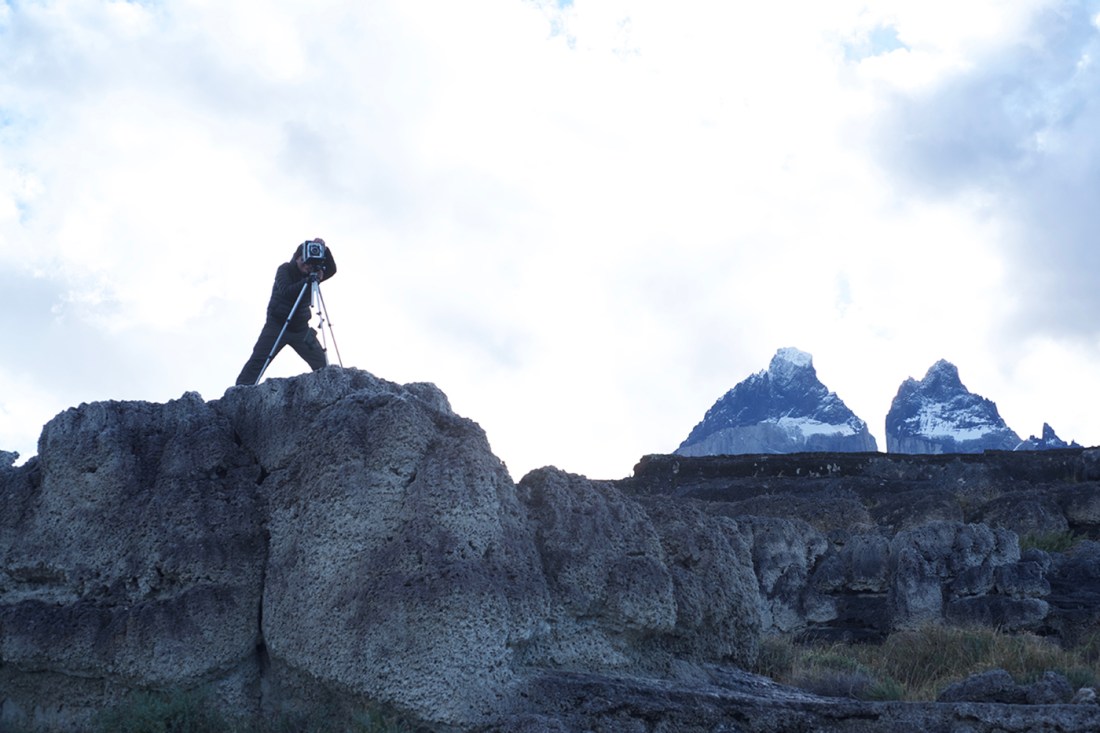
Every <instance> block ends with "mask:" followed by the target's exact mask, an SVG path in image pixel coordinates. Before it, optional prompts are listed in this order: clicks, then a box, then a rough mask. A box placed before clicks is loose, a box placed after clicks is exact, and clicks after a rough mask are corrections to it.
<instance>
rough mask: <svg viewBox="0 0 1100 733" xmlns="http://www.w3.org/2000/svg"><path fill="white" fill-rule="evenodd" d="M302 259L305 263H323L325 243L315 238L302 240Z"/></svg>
mask: <svg viewBox="0 0 1100 733" xmlns="http://www.w3.org/2000/svg"><path fill="white" fill-rule="evenodd" d="M302 261H303V262H305V263H306V264H307V265H323V264H324V263H325V243H324V242H322V241H320V240H316V239H311V240H310V241H308V242H303V243H302Z"/></svg>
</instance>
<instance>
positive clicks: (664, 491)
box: [0, 367, 1100, 732]
mask: <svg viewBox="0 0 1100 733" xmlns="http://www.w3.org/2000/svg"><path fill="white" fill-rule="evenodd" d="M1055 453H1057V452H1055ZM846 455H847V457H846V458H843V459H840V458H837V456H835V455H825V456H822V457H821V458H820V459H819V462H818V463H815V464H813V466H812V467H811V466H810V464H808V463H807V464H805V465H803V464H801V463H800V464H799V465H798V466H795V465H794V464H784V467H783V468H778V469H777V464H768V465H769V466H770V468H769V469H768V470H765V471H764V472H763V473H761V472H760V471H759V470H758V467H757V469H752V470H751V471H750V470H749V469H746V468H745V466H744V465H740V467H734V468H733V469H732V473H731V472H730V471H731V469H730V465H731V464H721V466H724V467H725V468H721V467H720V469H721V470H719V471H718V472H717V473H718V476H719V478H718V483H715V482H714V481H712V480H711V479H712V478H713V477H709V478H707V477H705V476H704V477H703V478H700V477H701V476H703V475H704V474H707V472H708V471H710V470H711V469H712V468H713V467H714V465H716V464H711V463H708V462H707V459H685V458H680V457H657V458H651V459H648V461H646V462H643V464H642V465H641V466H640V467H639V470H638V471H636V474H635V476H634V477H633V478H632V479H630V480H627V481H621V482H606V481H605V482H597V481H590V480H589V479H586V478H585V477H583V476H576V475H573V474H568V473H566V472H564V471H560V470H558V469H554V468H545V469H540V470H538V471H534V472H532V473H531V474H529V475H528V476H526V477H525V478H524V479H523V480H522V481H520V483H519V484H518V485H517V484H516V483H514V482H513V481H512V479H511V477H510V476H509V475H508V473H507V471H506V470H505V467H504V466H503V464H502V463H501V462H500V461H499V460H498V459H497V458H496V457H495V456H493V454H492V452H491V451H490V449H489V446H488V442H487V440H486V438H485V435H484V433H483V432H482V430H481V429H480V428H479V427H478V426H477V425H476V424H475V423H473V422H472V421H470V420H468V419H465V418H462V417H460V416H458V415H455V414H454V413H453V412H452V411H451V409H450V407H449V405H448V403H447V399H446V397H445V396H444V395H443V394H442V393H441V392H440V391H439V390H438V389H436V388H435V387H433V386H431V385H426V384H413V385H405V386H400V385H395V384H392V383H389V382H385V381H382V380H379V379H377V378H375V377H373V376H371V375H370V374H367V373H365V372H361V371H357V370H344V369H339V368H336V367H329V368H326V369H324V370H321V371H318V372H315V373H312V374H308V375H304V376H302V377H297V378H294V379H288V380H270V381H268V382H265V383H264V384H262V385H260V386H258V387H242V388H233V389H230V390H229V391H228V392H227V393H226V394H225V395H224V396H223V397H222V398H221V399H219V400H214V401H210V402H204V401H203V400H202V399H201V398H200V397H199V396H198V395H196V394H187V395H184V396H183V397H182V398H181V399H179V400H174V401H172V402H169V403H167V404H163V405H155V404H149V403H143V402H126V403H122V402H104V403H95V404H90V405H82V406H80V407H78V408H75V409H71V410H67V411H66V412H64V413H61V414H60V415H58V416H57V417H56V418H55V419H54V420H53V421H51V422H50V423H49V424H48V425H47V426H46V427H45V429H44V430H43V433H42V438H41V440H40V444H39V456H38V457H36V458H34V459H32V460H31V461H30V462H28V463H27V464H26V465H25V466H22V467H18V468H15V467H12V466H11V463H12V462H13V461H12V460H5V461H4V463H3V464H2V465H0V730H2V729H5V726H6V725H7V724H9V723H11V724H14V725H22V724H25V723H33V724H35V725H37V726H41V727H43V728H49V729H53V730H59V731H60V730H65V731H67V730H74V729H76V728H77V727H79V725H81V724H82V723H83V722H85V721H87V720H88V719H89V717H90V716H91V715H92V713H93V712H94V711H95V710H97V709H99V708H101V707H103V706H105V705H108V704H111V703H113V702H116V701H118V700H120V699H121V698H122V697H124V696H125V695H126V694H127V693H128V692H130V691H132V690H135V689H148V688H153V689H171V688H174V687H183V688H193V687H199V686H204V687H209V688H211V689H212V690H213V691H214V693H215V697H216V699H217V700H218V701H219V704H221V705H223V706H225V707H226V709H227V710H231V711H234V712H245V713H249V714H254V715H259V714H266V713H271V712H277V711H278V710H279V709H280V708H281V707H283V706H294V705H298V704H318V703H319V704H323V705H328V706H336V707H344V708H348V709H355V708H359V707H361V706H363V705H366V704H369V703H373V702H384V703H388V704H391V705H394V706H397V707H398V708H400V709H402V710H405V711H407V712H409V713H410V714H412V715H414V716H415V717H417V718H419V719H421V720H423V721H426V723H428V724H430V725H432V726H434V727H437V728H438V729H440V730H448V731H455V730H471V731H473V730H482V731H490V730H499V731H505V730H515V731H521V730H528V731H543V730H561V731H572V730H588V729H591V730H597V729H598V730H615V731H617V730H645V729H667V730H677V731H686V732H691V731H704V730H705V731H713V730H744V731H750V730H751V731H761V732H763V731H781V730H837V731H842V730H851V731H867V730H874V729H875V728H871V727H868V724H867V721H868V720H875V721H885V722H884V724H887V723H888V724H889V725H890V726H893V727H890V728H881V729H882V730H887V729H889V730H901V729H904V728H905V726H906V725H917V726H919V727H922V728H928V729H930V730H940V729H942V730H948V729H950V727H951V724H952V721H956V722H957V721H960V720H966V721H967V724H968V725H969V726H970V729H971V730H975V731H987V730H988V731H993V730H999V729H1013V728H1012V726H1013V725H1015V723H1014V722H1013V720H1014V718H1013V713H1012V712H1011V711H1006V710H1000V709H998V708H997V707H996V706H993V707H992V708H989V709H983V710H980V711H977V712H974V711H970V710H968V709H966V708H965V704H962V705H964V707H960V706H959V705H953V706H924V707H905V706H882V705H874V704H870V703H866V704H864V703H841V702H838V701H829V700H825V699H822V698H817V697H814V696H811V695H806V694H804V693H801V692H798V691H795V690H789V689H785V688H781V687H779V686H777V685H775V684H773V683H771V682H770V681H767V680H763V679H761V678H759V677H755V676H753V675H749V674H746V673H744V672H740V671H737V670H736V667H738V666H743V665H748V664H750V663H751V662H752V661H753V659H754V657H755V655H756V652H757V648H758V644H759V641H760V637H761V635H762V634H764V633H771V632H776V631H798V630H799V629H809V628H814V627H815V625H816V626H817V627H824V626H827V625H828V624H830V623H833V622H834V621H835V620H836V619H838V618H845V617H847V616H850V617H852V618H857V619H862V621H860V623H871V622H872V621H873V618H875V617H876V614H877V618H880V619H881V618H896V619H901V618H907V619H910V620H913V621H917V620H919V619H921V618H924V617H925V616H926V615H931V614H935V613H942V614H944V615H945V616H947V615H949V614H951V613H963V612H966V613H970V612H971V610H972V609H969V608H968V607H962V606H965V605H966V604H967V603H970V604H972V605H973V604H979V605H980V602H982V600H983V599H988V598H990V597H1000V598H1006V599H1013V600H1019V601H1041V602H1043V603H1047V602H1049V604H1050V605H1051V606H1055V607H1059V608H1063V609H1066V611H1065V613H1064V614H1063V615H1062V616H1060V617H1059V618H1062V619H1063V620H1064V622H1065V627H1064V628H1065V629H1072V628H1078V627H1080V626H1081V625H1082V624H1085V623H1087V622H1088V621H1089V619H1088V618H1075V617H1072V615H1071V614H1070V612H1069V610H1070V609H1073V608H1077V607H1078V606H1077V605H1076V603H1077V600H1079V599H1080V597H1081V596H1080V593H1081V590H1080V588H1086V587H1095V582H1094V581H1095V576H1096V575H1097V573H1096V572H1095V566H1096V563H1095V557H1096V554H1097V552H1096V549H1095V546H1093V544H1092V543H1086V545H1085V546H1084V547H1083V549H1082V550H1081V551H1080V552H1079V553H1078V554H1076V555H1073V556H1065V557H1062V556H1057V557H1043V556H1038V555H1036V556H1024V555H1021V554H1020V553H1019V550H1018V546H1017V545H1016V544H1015V543H1014V539H1015V535H1014V534H1012V533H1011V532H1008V531H1007V530H1005V529H997V528H991V527H989V526H986V525H978V524H973V525H971V524H965V523H962V522H961V521H955V520H954V519H947V520H940V522H939V523H938V524H937V523H934V522H932V523H930V522H929V521H928V518H929V516H931V515H929V514H927V513H925V514H920V513H919V512H906V511H903V509H902V508H901V507H900V505H892V506H891V505H890V502H888V501H886V500H885V497H884V496H880V497H879V498H880V499H882V501H878V502H873V503H872V502H866V501H865V498H866V497H865V496H864V495H863V494H861V491H862V490H856V491H850V492H848V493H845V492H844V491H840V490H839V489H838V487H837V486H835V485H832V484H829V483H828V482H829V481H830V480H831V479H834V478H839V477H840V476H841V474H842V473H843V472H844V471H849V472H850V474H849V475H847V476H844V477H843V479H842V481H843V482H844V483H845V485H846V486H848V487H849V488H851V487H858V486H860V485H862V484H861V482H863V481H864V479H865V478H866V479H867V480H869V481H871V482H876V483H882V482H886V483H889V482H890V481H894V480H895V478H896V476H901V477H902V479H904V478H905V477H906V476H908V477H909V478H913V477H914V476H924V475H925V474H934V475H940V473H942V472H946V475H949V476H950V481H953V482H954V484H953V485H955V486H958V485H959V483H958V479H959V478H960V477H962V478H964V479H966V481H969V482H970V483H969V484H966V481H964V482H963V483H964V484H966V485H967V486H968V491H971V492H972V493H966V492H963V493H961V494H960V493H957V492H956V493H952V492H950V491H949V490H948V489H947V488H941V489H940V490H941V491H942V493H943V495H944V498H943V500H942V502H941V503H940V504H939V505H936V506H933V507H931V508H929V507H925V508H924V509H922V510H921V511H932V512H933V513H935V512H939V511H940V510H941V509H942V507H943V506H944V505H946V503H947V502H948V500H949V498H952V500H955V502H956V508H955V511H958V512H961V513H963V514H965V513H968V512H973V511H978V509H975V508H974V507H979V506H985V505H981V504H980V502H977V497H979V496H986V495H987V494H989V495H990V496H992V494H990V492H991V489H990V486H991V485H994V484H997V485H1003V482H1001V481H1000V480H999V479H998V480H996V481H986V480H985V479H981V478H980V475H984V474H982V473H981V471H979V470H978V469H973V470H971V468H967V469H966V470H957V469H954V468H951V467H947V466H944V465H941V464H934V463H933V464H927V465H923V466H920V465H917V464H915V463H913V464H905V465H901V464H890V463H886V464H873V462H872V463H866V462H865V458H864V457H861V456H859V455H852V454H846ZM1012 455H1013V456H1017V458H1016V459H1014V460H1018V461H1020V464H1019V465H1021V466H1024V465H1031V466H1032V468H1031V469H1030V470H1031V471H1032V472H1033V473H1034V475H1035V476H1040V475H1042V476H1045V475H1047V473H1049V472H1056V471H1058V470H1062V469H1064V468H1065V466H1064V465H1062V466H1061V468H1058V467H1055V466H1054V464H1053V463H1052V461H1054V462H1056V461H1057V459H1058V457H1057V455H1055V454H1050V456H1049V457H1048V458H1047V459H1045V460H1046V461H1047V462H1046V463H1045V464H1042V465H1038V464H1028V463H1027V460H1026V457H1024V456H1020V455H1019V454H1012ZM1082 455H1083V454H1080V455H1078V456H1077V458H1078V459H1079V460H1078V469H1079V474H1078V478H1079V479H1081V481H1079V482H1078V485H1077V486H1076V488H1075V489H1073V490H1067V491H1066V492H1065V493H1064V494H1060V493H1057V492H1056V493H1055V494H1054V495H1053V496H1054V498H1053V499H1052V500H1051V501H1049V502H1048V503H1047V504H1044V505H1043V506H1044V509H1045V510H1047V511H1057V512H1059V513H1060V514H1059V515H1060V516H1061V517H1063V520H1064V521H1065V522H1066V523H1067V526H1069V527H1071V528H1075V529H1076V528H1080V527H1082V526H1085V525H1086V524H1087V523H1093V524H1100V509H1098V508H1097V503H1096V501H1095V496H1094V492H1091V490H1090V485H1089V484H1088V483H1087V481H1086V479H1088V477H1089V476H1091V475H1092V474H1094V473H1098V472H1097V470H1096V466H1095V465H1092V464H1089V463H1088V460H1085V459H1084V458H1082ZM10 456H11V454H6V457H10ZM883 458H885V456H883ZM673 459H674V460H676V461H682V462H683V463H677V464H676V469H675V470H672V469H671V464H669V463H665V462H664V461H667V460H673ZM787 460H791V461H795V462H796V463H798V461H800V460H804V459H800V458H798V457H787ZM815 460H818V459H815ZM1089 460H1091V459H1089ZM821 461H824V463H821ZM845 461H847V463H845ZM841 463H843V466H842V465H841ZM1086 464H1087V465H1086ZM1089 466H1091V468H1090V467H1089ZM769 470H770V471H771V474H769V473H768V471H769ZM787 471H794V472H795V473H796V474H799V475H802V476H803V478H802V479H800V480H801V481H807V480H809V481H810V482H811V483H810V484H802V486H803V488H804V489H806V491H803V492H802V493H801V494H798V492H797V491H794V490H793V487H794V485H793V484H783V483H782V481H783V479H782V478H780V477H779V476H776V475H775V474H776V473H779V474H783V473H784V472H787ZM861 472H862V473H861ZM937 472H940V473H937ZM1090 472H1091V473H1090ZM749 474H752V475H751V477H750V478H745V477H746V476H748V475H749ZM811 474H813V477H811ZM737 476H741V479H745V480H744V482H743V483H741V484H739V485H740V486H741V487H742V489H743V491H742V495H741V496H740V497H738V499H737V500H734V497H733V496H732V495H731V494H730V493H729V490H730V486H732V485H738V481H740V480H741V479H739V478H737ZM891 477H894V478H891ZM902 479H898V480H902ZM821 480H824V481H825V482H826V483H824V484H822V483H812V482H814V481H821ZM1088 480H1091V479H1088ZM777 481H778V482H779V483H776V482H777ZM1082 481H1085V482H1084V483H1082ZM891 485H895V484H891ZM750 487H751V488H750ZM777 488H786V489H792V491H790V492H787V493H788V494H789V496H791V497H794V496H795V495H796V494H797V498H798V499H799V500H798V501H794V500H791V501H789V503H788V506H789V508H791V509H792V512H793V513H794V514H795V516H791V515H790V513H788V515H784V514H783V513H782V512H780V511H779V510H780V508H781V507H780V504H779V503H776V502H771V501H769V499H770V498H775V497H776V496H779V495H781V494H782V492H777V491H776V489H777ZM822 488H824V489H825V490H824V491H823V492H819V493H820V494H821V497H822V501H823V502H824V503H823V504H822V505H821V506H826V507H827V508H828V509H827V510H817V511H815V509H814V507H815V503H814V500H813V499H812V497H811V496H810V493H809V492H811V491H819V490H820V489H822ZM1031 488H1032V489H1034V488H1035V487H1031ZM994 493H995V492H994ZM960 496H962V497H964V498H966V499H967V502H968V505H967V508H966V509H965V510H964V509H962V508H960V507H959V505H958V497H960ZM998 496H999V498H1003V495H998ZM716 497H720V499H721V500H716ZM993 498H997V497H993ZM738 500H743V501H746V502H756V503H755V504H752V505H751V508H752V512H747V511H744V510H745V509H746V508H747V507H749V505H748V504H746V505H743V506H742V505H739V504H738ZM991 500H992V499H991ZM882 507H886V508H882ZM989 511H990V512H991V515H992V512H993V510H992V509H990V510H989ZM1006 514H1010V512H1003V511H1002V515H1006ZM884 521H887V522H891V523H893V524H890V525H889V527H890V529H889V531H882V528H883V526H884V525H882V524H880V523H881V522H884ZM1035 521H1038V520H1035ZM1029 563H1030V564H1029ZM902 567H904V568H905V571H904V573H899V568H902ZM1090 583H1092V585H1090ZM937 588H939V589H941V590H944V589H946V590H945V594H944V595H942V596H940V600H941V605H938V606H937V605H936V597H935V592H934V591H935V590H936V589H937ZM899 589H900V590H899ZM853 590H854V591H856V592H857V594H858V595H860V597H862V598H865V599H866V598H871V599H875V600H874V601H873V602H872V603H869V604H863V605H860V603H856V602H854V601H851V599H850V597H849V591H853ZM956 602H960V603H961V604H962V606H959V604H958V603H956ZM952 604H955V605H952ZM1059 604H1061V605H1059ZM1002 605H1003V604H1002ZM1024 605H1025V606H1026V604H1024ZM1034 605H1035V604H1032V606H1034ZM957 606H959V607H957ZM960 608H961V610H960ZM1028 608H1031V607H1027V608H1025V607H1023V606H1022V607H1021V608H1017V609H1009V610H1014V611H1018V612H1020V613H1021V614H1025V612H1026V611H1028ZM1031 610H1032V611H1034V610H1035V609H1034V608H1031ZM973 613H984V614H986V615H987V616H988V617H989V618H990V619H993V622H997V621H996V618H997V616H996V614H997V613H1002V614H1004V613H1007V611H1006V610H1005V609H1004V608H1002V607H1000V606H997V604H996V603H994V604H992V605H990V604H986V605H985V606H982V607H981V608H978V609H977V610H973ZM846 615H847V616H846ZM1025 616H1026V614H1025ZM1022 618H1023V617H1022ZM1083 707H1084V706H1078V707H1077V708H1076V709H1073V710H1069V711H1063V712H1062V713H1055V712H1050V711H1047V712H1044V713H1042V714H1041V715H1040V717H1039V718H1034V719H1035V720H1040V719H1041V720H1042V721H1046V723H1048V724H1049V725H1048V727H1047V729H1049V730H1060V731H1085V730H1096V729H1100V727H1098V726H1100V712H1097V711H1100V708H1096V710H1094V711H1090V710H1085V709H1083ZM639 726H642V727H639ZM647 726H648V727H647ZM654 726H656V727H654ZM661 726H664V727H663V728H662V727H661ZM936 726H939V727H936ZM998 726H999V727H998Z"/></svg>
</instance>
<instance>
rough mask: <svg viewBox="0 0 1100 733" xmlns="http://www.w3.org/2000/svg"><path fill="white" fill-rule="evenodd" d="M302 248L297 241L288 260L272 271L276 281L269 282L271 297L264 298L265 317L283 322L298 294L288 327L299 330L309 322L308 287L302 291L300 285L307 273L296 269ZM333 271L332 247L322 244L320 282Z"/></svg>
mask: <svg viewBox="0 0 1100 733" xmlns="http://www.w3.org/2000/svg"><path fill="white" fill-rule="evenodd" d="M301 251H302V248H301V246H300V245H299V247H298V249H296V250H294V256H293V257H291V258H290V262H284V263H283V264H281V265H279V269H278V270H276V271H275V284H273V285H272V286H271V300H269V301H268V302H267V318H268V320H269V321H270V320H274V321H279V322H282V321H285V320H286V317H287V316H288V315H289V314H290V309H291V308H293V307H294V303H295V301H298V296H299V295H301V296H302V299H301V300H300V301H298V308H297V309H296V310H295V311H294V316H293V317H292V318H291V319H290V324H289V325H288V326H287V328H288V329H289V330H291V331H300V330H302V329H303V328H306V327H308V326H309V297H310V289H309V288H308V287H306V289H305V293H304V294H303V293H302V288H303V287H305V286H306V285H307V284H308V283H309V275H306V274H303V273H302V271H301V270H299V269H298V263H297V259H298V254H299V253H300V252H301ZM335 274H336V259H335V258H334V257H333V256H332V248H331V247H325V272H324V274H323V275H322V276H321V282H324V281H325V280H328V279H329V278H330V277H332V276H333V275H335Z"/></svg>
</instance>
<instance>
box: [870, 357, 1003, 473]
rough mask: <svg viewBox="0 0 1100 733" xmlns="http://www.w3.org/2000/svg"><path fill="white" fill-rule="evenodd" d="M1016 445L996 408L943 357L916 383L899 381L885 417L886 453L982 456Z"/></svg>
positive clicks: (909, 380) (912, 380)
mask: <svg viewBox="0 0 1100 733" xmlns="http://www.w3.org/2000/svg"><path fill="white" fill-rule="evenodd" d="M1019 444H1020V437H1019V436H1018V435H1016V433H1014V432H1013V431H1012V430H1010V429H1009V427H1008V426H1007V425H1006V424H1005V421H1004V420H1003V419H1002V418H1001V415H1000V413H999V412H997V405H996V404H994V403H993V402H992V401H990V400H987V399H986V398H984V397H981V396H979V395H976V394H974V393H972V392H971V391H970V390H968V389H967V388H966V387H965V386H964V385H963V383H962V381H961V380H960V379H959V370H958V369H957V368H956V367H955V365H954V364H952V363H950V362H948V361H944V360H943V359H941V360H940V361H937V362H936V363H935V364H933V365H932V367H931V368H929V370H928V372H927V373H926V374H925V375H924V379H922V380H920V381H919V382H918V381H917V380H915V379H912V378H910V379H907V380H905V381H904V382H902V384H901V387H900V388H899V389H898V393H897V395H896V396H895V397H894V400H893V402H892V403H891V404H890V412H888V413H887V415H886V452H887V453H916V454H929V453H931V454H935V453H981V452H982V451H985V450H1012V449H1014V448H1015V447H1016V446H1018V445H1019Z"/></svg>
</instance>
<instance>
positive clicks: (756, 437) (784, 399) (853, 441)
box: [676, 348, 878, 456]
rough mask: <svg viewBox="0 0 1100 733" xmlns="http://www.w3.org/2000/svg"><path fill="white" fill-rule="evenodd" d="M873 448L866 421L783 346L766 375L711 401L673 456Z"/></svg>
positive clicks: (801, 355) (806, 361)
mask: <svg viewBox="0 0 1100 733" xmlns="http://www.w3.org/2000/svg"><path fill="white" fill-rule="evenodd" d="M877 450H878V446H877V444H876V443H875V438H874V436H873V435H871V433H870V431H869V430H868V429H867V423H866V422H864V421H863V420H861V419H860V418H859V417H857V416H856V415H855V413H853V412H852V411H851V410H850V409H848V406H847V405H845V404H844V402H843V400H841V399H840V398H839V397H837V395H836V393H835V392H830V391H829V389H828V388H827V387H826V386H825V385H824V384H822V383H821V381H820V380H819V379H818V378H817V371H816V370H815V369H814V366H813V358H812V357H811V356H810V355H809V354H807V353H806V352H804V351H800V350H798V349H795V348H783V349H779V351H777V352H776V354H775V356H774V357H773V358H772V360H771V363H770V364H769V365H768V369H767V371H761V372H757V373H756V374H753V375H751V376H750V377H749V378H748V379H746V380H744V381H743V382H741V383H739V384H738V385H737V386H735V387H734V388H733V389H731V390H730V391H729V392H727V393H726V394H725V395H724V396H722V397H721V398H720V399H719V400H718V401H717V402H715V403H714V406H713V407H711V408H710V409H709V410H707V414H706V416H704V418H703V420H702V422H700V423H699V424H698V425H696V426H695V428H694V429H693V430H692V431H691V434H690V435H688V437H687V439H686V440H685V441H684V442H683V443H681V444H680V447H679V448H677V449H676V453H677V454H679V455H682V456H708V455H731V454H743V453H798V452H804V451H806V452H817V451H831V452H846V453H855V452H865V451H871V452H874V451H877Z"/></svg>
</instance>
